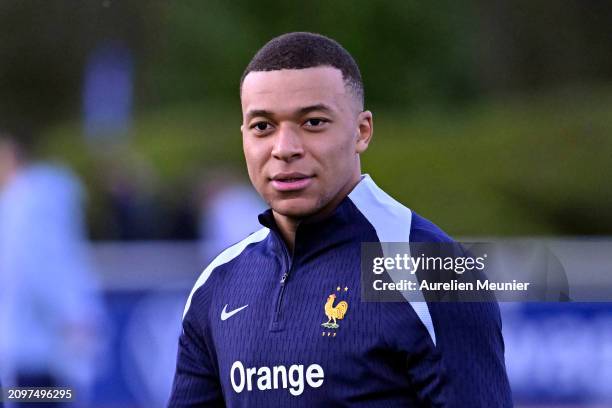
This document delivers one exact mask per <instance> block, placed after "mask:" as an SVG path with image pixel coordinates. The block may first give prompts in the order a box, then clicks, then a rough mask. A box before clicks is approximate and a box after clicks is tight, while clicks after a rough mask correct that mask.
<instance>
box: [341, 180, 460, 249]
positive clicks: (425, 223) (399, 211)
mask: <svg viewBox="0 0 612 408" xmlns="http://www.w3.org/2000/svg"><path fill="white" fill-rule="evenodd" d="M349 199H350V200H351V201H352V202H353V204H354V205H355V207H357V209H358V210H359V211H360V212H361V214H362V215H363V216H364V217H365V218H366V219H367V221H368V222H369V223H370V224H372V226H373V227H374V229H375V230H376V233H377V235H378V238H379V240H380V241H381V242H453V240H452V238H450V237H449V236H448V235H447V234H446V233H445V232H444V231H442V229H440V228H439V227H438V226H436V225H435V224H434V223H433V222H431V221H429V220H427V219H425V218H423V217H421V216H420V215H418V214H417V213H415V212H414V211H412V210H411V209H410V208H408V207H406V206H405V205H403V204H402V203H400V202H399V201H397V200H395V199H394V198H393V197H391V196H390V195H389V194H387V193H386V192H385V191H384V190H382V189H381V188H380V187H378V186H377V185H376V184H375V183H374V181H373V180H372V179H371V178H370V176H368V175H365V176H363V178H362V180H361V182H360V183H359V184H358V185H357V186H356V187H355V189H354V190H353V191H352V192H351V193H350V194H349Z"/></svg>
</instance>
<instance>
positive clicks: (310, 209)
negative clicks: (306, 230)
mask: <svg viewBox="0 0 612 408" xmlns="http://www.w3.org/2000/svg"><path fill="white" fill-rule="evenodd" d="M271 207H272V209H273V210H274V211H275V212H277V213H278V214H280V215H284V216H285V217H290V218H306V217H310V216H311V215H314V214H316V213H317V211H319V210H320V208H319V207H318V205H317V202H316V201H314V200H308V199H304V198H292V199H286V200H278V201H276V202H273V203H272V205H271Z"/></svg>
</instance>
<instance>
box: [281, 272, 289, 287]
mask: <svg viewBox="0 0 612 408" xmlns="http://www.w3.org/2000/svg"><path fill="white" fill-rule="evenodd" d="M287 276H288V275H287V273H286V272H285V273H284V274H283V276H282V277H281V280H280V283H281V285H284V284H285V281H286V280H287Z"/></svg>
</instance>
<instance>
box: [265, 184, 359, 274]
mask: <svg viewBox="0 0 612 408" xmlns="http://www.w3.org/2000/svg"><path fill="white" fill-rule="evenodd" d="M365 179H366V178H362V180H361V181H360V182H359V183H358V185H359V184H360V183H363V182H365ZM357 213H359V210H358V209H357V208H356V207H355V205H354V204H353V202H352V201H351V199H350V198H349V196H348V195H347V196H346V197H344V199H343V200H342V201H341V202H340V204H339V205H338V206H337V207H336V208H335V209H334V211H333V212H332V213H331V214H330V215H329V216H328V217H325V218H323V219H321V220H317V221H312V222H303V223H301V224H300V225H298V228H297V230H296V234H295V245H294V251H293V254H290V253H289V251H288V250H287V246H286V244H285V242H284V241H283V239H282V235H281V233H280V230H279V227H278V225H277V224H276V221H275V220H274V214H273V213H272V209H268V210H266V211H265V212H263V213H261V214H260V215H259V222H260V223H261V225H263V226H265V227H267V228H269V229H270V230H271V231H272V232H273V234H270V238H272V239H274V240H277V241H279V242H278V243H279V244H280V245H282V246H283V248H284V250H285V252H286V253H287V254H288V256H289V257H290V259H291V261H292V263H293V264H294V265H295V264H296V262H299V263H302V262H304V261H307V260H308V259H310V258H311V257H314V256H317V255H319V254H320V253H322V252H324V251H327V250H329V249H331V248H333V247H336V246H338V245H341V244H343V243H347V242H351V241H353V242H354V241H356V240H359V238H360V237H362V236H363V234H364V232H365V231H363V229H364V228H365V226H364V225H363V223H355V219H356V218H355V217H356V216H358V214H357Z"/></svg>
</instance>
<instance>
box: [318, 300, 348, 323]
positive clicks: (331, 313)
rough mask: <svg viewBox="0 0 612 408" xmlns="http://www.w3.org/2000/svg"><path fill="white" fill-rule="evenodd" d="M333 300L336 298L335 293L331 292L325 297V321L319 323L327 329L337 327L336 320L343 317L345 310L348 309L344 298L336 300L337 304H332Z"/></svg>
mask: <svg viewBox="0 0 612 408" xmlns="http://www.w3.org/2000/svg"><path fill="white" fill-rule="evenodd" d="M334 300H336V294H335V293H332V294H331V295H329V296H328V297H327V302H326V303H325V316H327V319H328V320H327V322H325V323H323V324H321V326H323V327H326V328H328V329H337V328H338V327H339V325H338V323H336V320H342V319H344V315H345V314H346V310H347V309H348V303H346V302H345V301H344V300H343V301H341V302H338V304H337V305H335V306H334ZM332 320H333V323H332Z"/></svg>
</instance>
